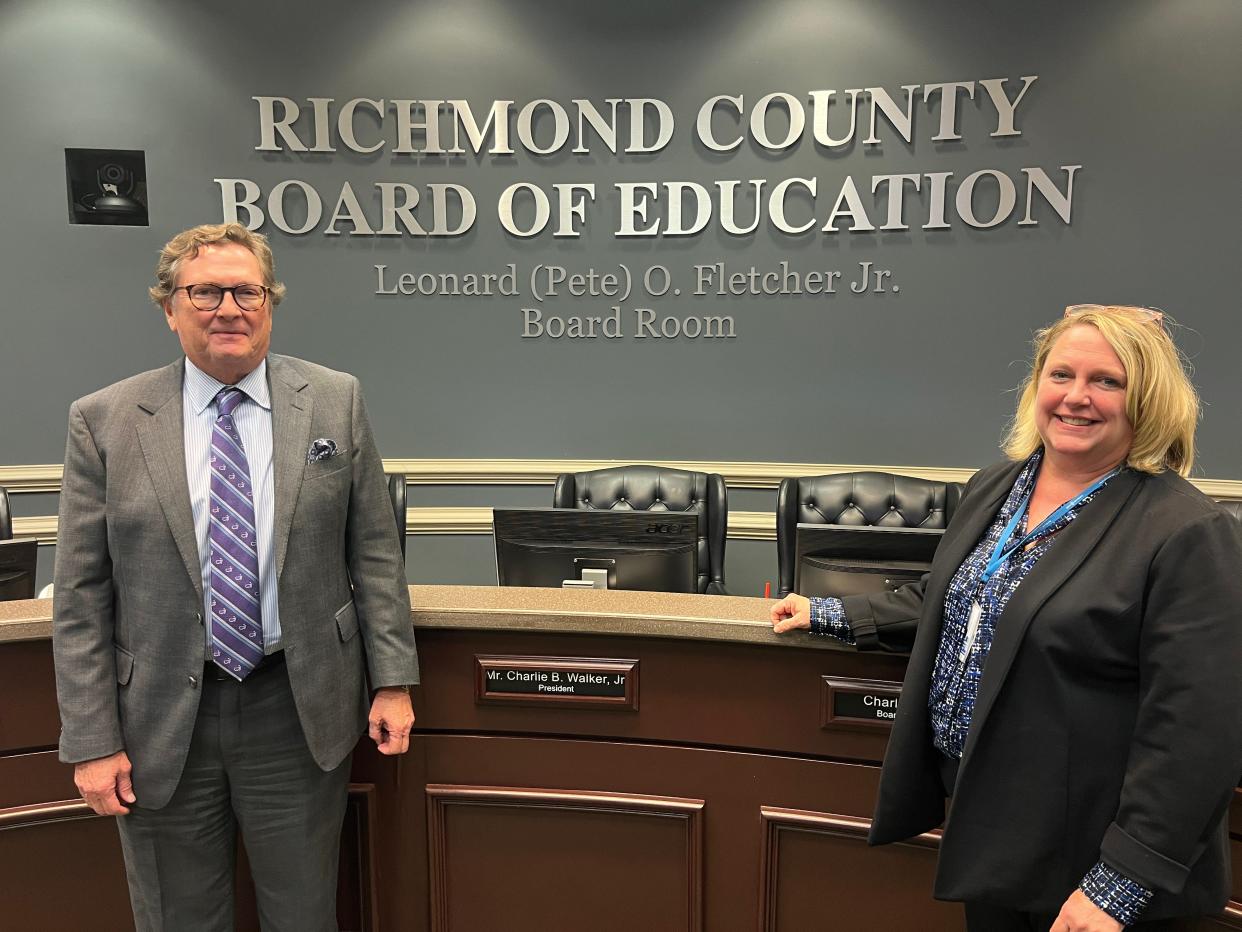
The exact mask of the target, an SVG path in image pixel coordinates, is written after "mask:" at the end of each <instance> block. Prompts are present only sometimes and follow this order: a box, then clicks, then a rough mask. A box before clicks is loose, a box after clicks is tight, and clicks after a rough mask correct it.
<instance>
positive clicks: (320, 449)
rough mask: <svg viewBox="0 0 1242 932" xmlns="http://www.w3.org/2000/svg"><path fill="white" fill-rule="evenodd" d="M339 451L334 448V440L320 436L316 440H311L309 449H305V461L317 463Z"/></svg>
mask: <svg viewBox="0 0 1242 932" xmlns="http://www.w3.org/2000/svg"><path fill="white" fill-rule="evenodd" d="M340 452H341V451H340V450H338V449H337V448H336V441H335V440H329V439H327V438H326V437H320V438H319V439H318V440H312V441H311V445H310V449H309V450H307V451H306V462H307V464H308V465H309V464H310V463H318V462H321V461H323V460H326V459H331V458H332V457H334V456H336V455H337V454H338V453H340Z"/></svg>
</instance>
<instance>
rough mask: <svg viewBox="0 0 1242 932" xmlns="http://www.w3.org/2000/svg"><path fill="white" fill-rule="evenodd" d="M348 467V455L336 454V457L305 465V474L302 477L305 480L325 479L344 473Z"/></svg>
mask: <svg viewBox="0 0 1242 932" xmlns="http://www.w3.org/2000/svg"><path fill="white" fill-rule="evenodd" d="M349 467H350V458H349V456H348V455H345V454H342V453H338V454H337V455H336V456H330V457H328V458H327V459H325V460H316V461H315V462H313V463H307V464H306V472H305V473H303V476H304V478H305V479H306V480H310V479H325V478H327V477H328V476H334V475H336V474H337V473H338V472H344V471H345V470H346V469H349Z"/></svg>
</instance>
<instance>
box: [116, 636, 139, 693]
mask: <svg viewBox="0 0 1242 932" xmlns="http://www.w3.org/2000/svg"><path fill="white" fill-rule="evenodd" d="M112 647H113V648H114V649H115V651H116V681H117V683H118V684H119V685H121V686H124V685H126V684H127V683H128V682H129V678H130V676H131V675H132V674H133V672H134V655H133V654H131V653H130V652H129V651H127V650H126V649H125V648H124V647H122V646H121V645H120V644H113V645H112Z"/></svg>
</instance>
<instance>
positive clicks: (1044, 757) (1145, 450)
mask: <svg viewBox="0 0 1242 932" xmlns="http://www.w3.org/2000/svg"><path fill="white" fill-rule="evenodd" d="M1197 419H1198V399H1197V397H1196V395H1195V392H1194V389H1193V387H1192V386H1191V385H1190V382H1189V380H1188V379H1187V377H1186V374H1185V370H1184V368H1183V366H1182V364H1181V359H1180V357H1179V355H1178V353H1177V350H1176V348H1175V347H1174V345H1173V342H1172V340H1171V339H1170V338H1169V336H1168V334H1167V332H1166V331H1165V329H1164V326H1163V322H1162V320H1161V319H1160V316H1159V314H1158V313H1157V312H1152V311H1148V310H1146V309H1142V308H1125V307H1098V306H1095V305H1088V306H1078V307H1073V308H1070V309H1068V310H1067V312H1066V316H1065V317H1064V318H1063V319H1061V320H1059V321H1058V322H1057V323H1055V324H1053V325H1052V326H1051V327H1049V328H1047V329H1046V330H1043V331H1040V333H1039V334H1038V335H1037V338H1036V344H1035V356H1034V360H1033V364H1032V367H1031V372H1030V376H1029V378H1028V380H1027V382H1026V384H1025V386H1024V389H1023V392H1022V396H1021V400H1020V401H1019V404H1018V410H1017V415H1016V417H1015V420H1014V423H1013V425H1012V427H1011V428H1010V431H1009V435H1008V437H1007V439H1006V442H1005V452H1006V453H1007V454H1008V456H1009V459H1010V461H1009V462H1006V463H1001V464H998V465H996V466H992V467H989V468H986V469H983V470H981V471H980V472H979V473H977V474H976V475H975V476H974V477H973V478H972V479H971V481H970V482H969V484H968V485H967V487H966V492H965V494H964V496H963V499H962V502H961V504H960V506H959V507H958V509H957V511H956V512H955V514H954V517H953V520H952V521H951V522H950V524H949V527H948V529H947V530H946V531H945V535H944V538H943V540H942V541H941V543H940V546H939V548H938V550H937V552H936V557H935V560H934V561H933V563H932V569H931V572H930V573H929V574H928V575H926V576H925V577H924V578H923V579H922V581H921V582H920V583H919V584H917V585H912V586H907V587H905V588H903V589H901V590H899V591H898V592H895V593H889V594H885V595H882V596H853V597H848V598H845V599H843V600H839V599H811V600H808V599H806V598H804V597H803V596H800V595H797V594H791V595H790V596H788V597H787V598H785V599H784V600H782V601H781V602H779V603H777V604H776V605H775V606H773V609H772V622H773V628H774V630H776V631H777V632H778V633H781V632H785V631H790V630H793V629H797V628H809V629H811V630H812V631H814V632H816V633H820V634H828V635H832V636H836V637H839V638H841V639H842V640H845V641H847V642H850V643H857V644H859V645H860V646H861V647H869V646H870V647H876V646H878V647H887V648H889V649H897V650H910V652H911V655H910V662H909V666H908V668H907V672H906V680H905V683H904V685H903V687H902V702H901V704H900V706H899V710H898V713H897V719H896V721H895V722H894V726H893V732H892V737H891V739H890V742H889V746H888V753H887V755H886V757H885V761H884V769H883V772H882V775H881V778H880V790H879V798H878V801H877V805H876V813H875V818H874V820H873V823H872V828H871V839H870V840H871V843H872V844H884V843H886V842H891V841H897V840H899V839H903V838H908V837H910V836H913V835H917V834H919V833H921V832H925V831H927V830H929V829H931V828H934V827H935V826H937V825H940V824H941V823H942V822H944V823H945V830H944V835H943V838H942V842H941V848H940V859H939V865H938V870H937V878H936V891H935V892H936V896H937V897H938V898H941V899H948V900H961V901H964V902H965V903H966V920H967V926H968V928H969V929H971V930H972V932H976V930H980V932H1004V930H1009V929H1022V930H1039V932H1047V930H1051V932H1067V930H1068V932H1096V930H1107V932H1115V930H1119V929H1122V928H1124V927H1131V928H1140V929H1159V928H1168V927H1169V925H1168V923H1167V922H1166V920H1168V919H1169V918H1170V917H1177V916H1190V915H1202V914H1205V913H1215V912H1218V911H1220V910H1221V909H1222V908H1223V907H1224V905H1225V903H1226V901H1227V899H1228V894H1229V887H1230V870H1229V854H1228V844H1229V838H1228V828H1227V824H1226V816H1227V808H1228V805H1229V801H1230V799H1231V797H1232V795H1233V791H1234V787H1235V786H1236V785H1237V782H1238V775H1239V774H1240V773H1242V617H1240V616H1242V532H1240V526H1239V523H1238V522H1237V520H1236V519H1235V518H1233V517H1232V516H1230V515H1228V514H1226V513H1225V512H1224V511H1223V510H1222V509H1221V508H1219V507H1218V506H1217V505H1216V504H1215V503H1214V502H1212V501H1211V500H1210V499H1208V498H1206V497H1205V496H1204V495H1203V494H1202V493H1200V492H1199V491H1198V490H1196V489H1195V488H1194V487H1193V486H1192V485H1191V484H1190V483H1188V482H1187V481H1186V480H1185V478H1183V477H1184V476H1185V475H1186V474H1187V473H1188V472H1189V471H1190V466H1191V463H1192V461H1193V458H1194V429H1195V423H1196V421H1197ZM911 641H913V644H912V646H911ZM946 797H951V805H950V806H949V807H948V810H949V811H948V816H947V821H946V802H945V800H946Z"/></svg>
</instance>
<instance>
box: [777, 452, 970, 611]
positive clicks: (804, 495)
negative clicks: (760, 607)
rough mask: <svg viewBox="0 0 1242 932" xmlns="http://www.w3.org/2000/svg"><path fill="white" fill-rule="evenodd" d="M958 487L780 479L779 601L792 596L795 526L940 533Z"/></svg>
mask: <svg viewBox="0 0 1242 932" xmlns="http://www.w3.org/2000/svg"><path fill="white" fill-rule="evenodd" d="M962 489H963V486H962V484H961V483H957V482H937V481H934V480H931V479H918V478H915V477H914V476H897V475H893V474H892V473H886V472H846V473H837V474H835V475H830V476H803V477H800V478H796V479H783V480H782V481H781V486H780V491H779V492H778V493H777V497H776V564H777V576H778V579H779V581H780V588H779V590H778V591H779V593H780V596H781V597H782V598H783V597H784V596H787V595H788V594H789V593H790V592H791V591H792V590H793V584H794V572H795V570H796V568H797V567H796V562H797V554H796V552H795V549H796V546H797V543H796V537H797V531H798V525H799V524H843V525H847V526H853V527H892V528H944V527H946V526H947V525H948V523H949V518H951V517H952V516H953V511H954V510H955V509H956V508H957V503H958V502H959V501H961V498H962Z"/></svg>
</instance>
